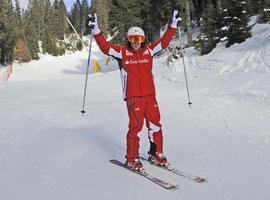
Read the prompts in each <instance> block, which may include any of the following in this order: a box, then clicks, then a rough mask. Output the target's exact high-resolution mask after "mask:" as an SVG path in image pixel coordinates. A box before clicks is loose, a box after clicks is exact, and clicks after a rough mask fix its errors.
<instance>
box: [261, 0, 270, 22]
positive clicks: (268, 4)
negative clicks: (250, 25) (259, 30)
mask: <svg viewBox="0 0 270 200" xmlns="http://www.w3.org/2000/svg"><path fill="white" fill-rule="evenodd" d="M259 12H260V17H259V23H270V0H261V1H260V9H259Z"/></svg>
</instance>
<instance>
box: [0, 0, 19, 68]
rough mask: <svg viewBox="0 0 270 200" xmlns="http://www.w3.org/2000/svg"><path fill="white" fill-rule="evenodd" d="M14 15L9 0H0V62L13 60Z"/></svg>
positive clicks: (6, 62) (8, 62) (4, 62)
mask: <svg viewBox="0 0 270 200" xmlns="http://www.w3.org/2000/svg"><path fill="white" fill-rule="evenodd" d="M15 22H16V15H15V13H14V12H13V7H12V3H11V0H2V1H0V30H1V32H0V63H1V64H10V63H12V62H13V61H14V47H15V38H16V34H15V31H14V26H15Z"/></svg>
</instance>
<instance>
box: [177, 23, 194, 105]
mask: <svg viewBox="0 0 270 200" xmlns="http://www.w3.org/2000/svg"><path fill="white" fill-rule="evenodd" d="M178 33H179V41H180V56H181V57H182V61H183V66H184V74H185V80H186V88H187V96H188V105H189V106H190V107H191V104H192V103H191V101H190V95H189V88H188V80H187V70H186V64H185V59H184V53H183V48H182V45H181V30H180V26H178Z"/></svg>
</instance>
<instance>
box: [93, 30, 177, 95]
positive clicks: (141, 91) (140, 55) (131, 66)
mask: <svg viewBox="0 0 270 200" xmlns="http://www.w3.org/2000/svg"><path fill="white" fill-rule="evenodd" d="M175 32H176V29H174V28H170V27H168V28H167V30H166V32H165V34H164V35H163V36H162V38H161V39H160V40H158V41H157V42H155V43H153V44H150V45H147V46H145V47H143V48H140V49H139V50H138V51H135V50H133V49H130V48H128V47H127V46H115V45H113V44H111V43H109V42H107V41H106V39H105V37H104V36H103V35H102V34H101V33H100V34H98V35H95V39H96V41H97V44H98V46H99V47H100V49H101V51H102V52H103V53H104V54H106V55H109V56H112V57H114V58H115V59H116V60H117V61H118V64H119V68H120V72H121V81H122V87H123V93H124V95H123V96H124V99H125V100H126V98H128V97H135V96H139V97H141V96H150V95H155V86H154V80H153V74H152V64H153V60H152V57H153V56H155V55H156V54H157V53H159V52H160V51H162V50H163V49H165V48H167V47H168V46H169V43H170V41H171V40H172V38H173V35H174V33H175Z"/></svg>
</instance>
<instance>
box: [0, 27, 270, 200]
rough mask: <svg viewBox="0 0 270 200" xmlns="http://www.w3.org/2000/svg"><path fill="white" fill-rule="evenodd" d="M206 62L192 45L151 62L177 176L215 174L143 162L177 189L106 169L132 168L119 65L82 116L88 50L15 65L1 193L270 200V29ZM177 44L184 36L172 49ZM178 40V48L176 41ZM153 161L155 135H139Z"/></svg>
mask: <svg viewBox="0 0 270 200" xmlns="http://www.w3.org/2000/svg"><path fill="white" fill-rule="evenodd" d="M252 34H253V37H252V38H249V39H247V40H246V41H245V42H244V43H242V44H235V45H233V46H231V47H230V48H225V43H219V44H218V47H217V48H216V49H214V50H213V52H211V53H210V54H209V55H206V56H198V53H197V52H196V51H195V50H194V49H192V48H190V49H186V51H185V63H186V67H187V72H188V82H189V87H190V93H191V101H192V103H193V104H192V106H191V107H189V106H188V104H187V103H188V100H187V94H186V86H185V80H184V75H183V66H182V60H178V61H176V62H174V63H173V64H171V65H170V66H167V65H166V64H165V63H166V54H163V55H162V56H160V57H158V58H156V59H155V60H154V65H155V68H154V75H155V84H156V89H157V98H158V101H159V106H160V111H161V117H162V121H161V122H162V125H163V133H164V148H165V153H166V155H167V157H168V159H169V161H170V162H171V163H172V164H173V165H174V166H175V167H177V168H180V169H182V170H185V171H187V172H190V173H193V174H196V175H200V176H203V177H208V180H209V181H208V182H207V183H204V184H197V183H193V182H191V181H189V180H186V179H184V178H182V177H178V176H176V175H173V174H169V173H168V172H166V171H162V170H161V169H157V168H154V167H152V166H150V165H149V164H147V163H144V166H145V168H146V170H148V171H149V172H150V173H152V174H154V175H156V176H158V177H160V178H163V179H165V180H167V181H169V182H171V183H175V184H179V189H177V190H174V191H168V190H165V189H163V188H161V187H160V186H157V185H155V184H153V183H152V182H150V181H148V180H146V179H144V178H142V177H140V176H138V175H135V174H132V173H130V172H129V171H127V170H124V169H121V168H119V167H117V166H114V165H113V164H111V163H109V161H108V160H109V159H112V158H116V159H120V160H124V155H125V136H126V132H127V125H128V117H127V113H126V107H125V103H124V101H123V100H122V89H121V82H120V75H119V71H118V70H115V71H112V72H108V71H111V70H113V69H116V68H117V67H116V62H115V61H110V62H109V66H106V65H105V61H104V60H105V59H106V58H107V57H106V56H104V55H102V53H101V52H100V50H99V49H98V47H97V45H96V44H95V43H94V46H93V57H92V59H96V60H98V61H99V62H100V65H101V67H102V69H103V71H104V72H106V73H98V74H90V75H89V80H88V89H87V97H86V114H85V115H84V116H82V115H81V113H80V111H81V108H82V107H81V106H82V97H83V89H84V81H85V70H86V69H85V68H86V63H87V57H88V51H87V50H83V51H82V52H76V53H74V54H70V55H65V56H61V57H52V56H48V55H42V57H41V59H40V60H39V61H33V62H31V63H28V64H23V65H22V66H20V65H15V66H14V73H13V74H12V76H11V77H10V80H9V82H8V83H6V84H3V85H0V161H1V165H0V194H1V199H5V200H18V199H20V200H48V199H50V200H59V199H65V200H86V199H87V200H89V199H99V200H107V199H112V198H113V199H118V200H126V199H128V200H148V199H156V200H161V199H165V198H166V199H170V200H178V199H185V200H197V199H202V200H206V199H218V200H228V199H230V200H234V199H235V200H236V199H245V200H254V199H256V200H268V199H269V198H270V192H269V187H270V183H269V181H268V178H269V167H270V156H269V155H270V145H269V144H270V133H269V130H270V123H269V119H270V84H269V81H270V71H269V70H270V25H269V24H268V25H267V24H260V25H258V24H256V25H255V26H254V27H253V29H252ZM176 42H178V40H177V39H176V40H175V41H173V43H176ZM173 43H172V45H173ZM140 137H141V147H140V152H141V154H142V155H144V156H145V155H146V152H147V151H148V148H149V144H148V139H147V130H146V129H144V130H143V131H142V132H141V133H140Z"/></svg>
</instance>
